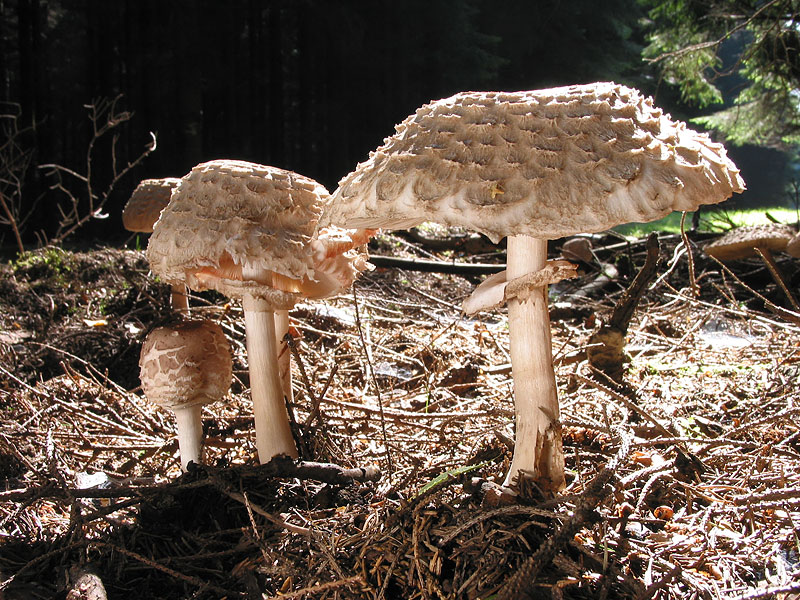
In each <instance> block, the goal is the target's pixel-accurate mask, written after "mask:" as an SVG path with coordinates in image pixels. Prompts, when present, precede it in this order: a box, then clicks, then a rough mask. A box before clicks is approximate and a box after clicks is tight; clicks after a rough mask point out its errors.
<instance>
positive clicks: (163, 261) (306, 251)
mask: <svg viewBox="0 0 800 600" xmlns="http://www.w3.org/2000/svg"><path fill="white" fill-rule="evenodd" d="M329 199H330V196H329V194H328V192H327V190H326V189H325V188H324V187H323V186H322V185H320V184H319V183H317V182H316V181H314V180H313V179H309V178H308V177H304V176H302V175H299V174H297V173H293V172H291V171H286V170H283V169H279V168H276V167H270V166H265V165H258V164H255V163H248V162H244V161H234V160H215V161H210V162H206V163H202V164H200V165H198V166H196V167H195V168H193V169H192V171H191V172H190V173H189V174H188V175H186V176H185V177H184V178H183V179H182V180H181V184H180V186H179V187H178V189H177V190H176V191H175V193H174V194H173V196H172V199H171V201H170V203H169V205H168V206H167V208H165V209H164V211H163V212H162V214H161V217H160V218H159V220H158V222H157V223H156V225H155V227H154V231H153V235H152V236H151V238H150V242H149V245H148V248H147V258H148V260H149V261H150V266H151V268H152V270H153V272H155V273H156V274H158V275H159V276H161V277H162V278H163V279H164V280H166V281H168V282H170V283H179V282H185V283H186V284H187V285H188V286H189V287H190V288H192V289H195V290H204V289H216V290H218V291H220V292H221V293H223V294H225V295H226V296H229V297H233V298H242V297H243V296H244V295H246V294H247V295H251V296H257V297H263V298H264V299H266V300H267V301H269V302H270V304H272V305H274V306H275V308H276V309H285V308H289V307H291V306H292V305H293V304H294V303H295V302H296V301H297V299H298V298H299V297H300V296H301V295H303V296H307V297H308V296H310V297H321V296H324V295H328V294H330V293H333V292H335V291H338V289H339V285H338V283H336V284H335V285H334V279H335V280H336V281H337V282H342V281H344V279H347V278H346V277H345V278H342V276H341V275H342V273H344V272H347V273H350V274H351V276H350V278H349V281H346V282H344V283H345V285H349V283H352V279H353V277H355V275H356V274H357V273H358V272H359V271H361V270H363V269H364V268H365V266H366V257H365V256H364V255H363V253H359V252H358V251H357V250H356V249H355V247H356V246H357V245H358V244H357V243H356V242H354V241H353V239H352V236H351V241H350V245H349V247H347V248H343V249H342V251H341V253H340V254H341V258H340V259H339V263H337V265H336V267H337V268H336V275H337V276H336V277H332V278H330V279H329V278H328V277H327V275H326V273H325V271H324V270H320V269H318V265H317V264H316V261H315V259H316V258H317V257H318V256H319V249H318V247H317V246H316V245H315V244H314V243H313V242H316V241H317V240H322V243H323V244H324V239H325V238H324V236H322V235H318V234H320V233H321V232H318V231H317V223H318V221H319V217H320V215H321V214H322V211H323V208H324V206H325V204H326V203H327V202H328V201H329ZM345 233H346V232H343V233H340V235H344V234H345ZM342 262H344V263H347V265H344V264H341V263H342ZM243 267H251V268H254V269H256V270H258V271H259V272H261V273H262V277H260V278H259V279H252V280H247V279H246V278H243V277H242V269H243Z"/></svg>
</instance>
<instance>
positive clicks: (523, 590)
mask: <svg viewBox="0 0 800 600" xmlns="http://www.w3.org/2000/svg"><path fill="white" fill-rule="evenodd" d="M619 433H620V436H621V439H622V443H621V445H620V449H619V450H618V451H617V454H616V455H615V456H614V458H612V459H611V460H609V461H608V463H607V464H606V466H605V467H603V469H602V470H601V471H600V473H598V474H597V475H596V476H595V478H594V479H593V480H592V481H591V482H589V484H588V485H587V486H586V488H585V490H584V492H583V493H582V494H581V499H580V500H579V501H578V503H577V504H576V505H575V509H574V510H573V516H572V517H570V518H569V519H567V520H566V521H565V522H564V524H563V525H562V526H561V529H559V530H558V531H557V532H556V533H555V534H553V536H552V537H550V538H548V539H547V540H546V541H545V542H544V543H543V544H542V545H541V546H539V549H538V550H537V551H536V553H535V554H534V555H533V556H531V557H530V558H528V559H527V560H526V561H525V562H523V563H522V565H520V567H519V568H518V569H517V572H516V573H514V575H512V576H511V578H510V579H509V580H508V581H507V582H506V584H505V585H504V586H503V588H502V589H501V590H500V591H499V592H498V594H497V598H496V600H523V599H532V598H534V597H535V596H534V595H533V594H534V589H533V586H534V584H535V583H536V578H537V576H538V575H539V572H540V571H541V570H542V569H543V568H544V567H546V566H547V565H548V564H549V563H550V562H551V561H552V560H553V557H554V556H555V555H556V553H558V552H559V551H560V550H561V548H563V547H564V546H566V545H567V544H568V543H569V542H570V541H571V540H572V539H573V538H574V537H575V534H576V533H577V531H578V529H579V528H580V527H581V526H583V524H584V523H585V522H586V521H587V519H588V518H589V517H590V516H591V514H592V512H594V509H595V508H596V507H597V505H598V504H600V502H601V501H602V500H603V499H604V498H605V497H606V492H607V486H608V485H609V484H610V483H611V479H612V478H613V477H614V476H615V474H616V472H617V469H619V467H620V466H621V465H622V462H623V461H624V460H625V459H626V458H627V456H628V453H629V452H630V449H631V437H630V436H629V435H628V434H627V432H624V431H622V430H619Z"/></svg>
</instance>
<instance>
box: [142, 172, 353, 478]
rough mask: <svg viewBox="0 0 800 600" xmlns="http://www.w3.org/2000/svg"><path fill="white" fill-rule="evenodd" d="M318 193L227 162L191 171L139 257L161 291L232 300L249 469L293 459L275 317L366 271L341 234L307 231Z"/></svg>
mask: <svg viewBox="0 0 800 600" xmlns="http://www.w3.org/2000/svg"><path fill="white" fill-rule="evenodd" d="M329 198H330V196H329V194H328V192H327V190H325V188H324V187H323V186H322V185H320V184H319V183H317V182H316V181H314V180H313V179H309V178H307V177H304V176H302V175H298V174H297V173H293V172H291V171H285V170H283V169H278V168H275V167H269V166H264V165H258V164H254V163H249V162H243V161H235V160H215V161H211V162H207V163H203V164H200V165H198V166H196V167H195V168H194V169H192V171H191V172H190V173H189V174H188V175H186V176H185V177H184V178H183V179H182V180H181V184H180V186H179V187H178V188H177V189H176V191H175V193H174V194H173V195H172V199H171V200H170V203H169V205H168V206H167V207H166V208H165V209H164V211H163V212H162V213H161V217H160V219H159V220H158V222H157V223H156V225H155V228H154V231H153V235H152V237H151V238H150V244H149V245H148V248H147V257H148V260H149V261H150V266H151V269H152V270H153V271H154V272H155V273H157V274H158V275H160V276H161V277H162V278H163V279H165V280H166V281H169V282H185V283H186V285H188V287H189V288H191V289H193V290H198V291H200V290H206V289H215V290H217V291H219V292H221V293H222V294H225V295H226V296H228V297H231V298H240V299H241V300H242V307H243V309H244V316H245V330H246V334H247V359H248V364H249V370H250V387H251V395H252V399H253V414H254V418H255V429H256V447H257V450H258V456H259V460H260V461H261V462H262V463H266V462H268V461H269V460H270V459H272V458H273V457H274V456H277V455H280V454H286V455H288V456H291V457H296V456H297V449H296V447H295V443H294V439H293V437H292V432H291V428H290V426H289V420H288V415H287V412H286V405H285V403H284V384H283V380H282V379H281V375H280V372H279V368H278V365H277V346H278V344H277V343H276V335H280V334H276V331H275V317H274V315H273V313H275V312H276V311H288V310H289V309H290V308H291V307H292V306H293V305H294V304H295V302H296V301H297V300H298V299H299V298H301V297H306V298H322V297H325V296H327V295H330V294H333V293H335V292H337V291H339V290H341V289H343V288H346V287H347V286H349V285H350V284H351V283H352V282H353V279H354V278H355V276H356V274H357V273H358V272H359V271H361V270H363V268H364V267H365V266H366V257H365V256H363V255H362V254H359V253H358V252H357V251H356V250H355V248H356V247H357V246H360V245H362V244H363V243H364V241H361V240H354V239H353V238H352V237H351V236H350V234H349V233H348V232H345V231H342V230H339V229H336V228H330V229H325V230H320V229H318V227H317V222H318V221H319V216H320V214H321V213H322V210H323V206H324V204H325V203H326V202H328V201H329Z"/></svg>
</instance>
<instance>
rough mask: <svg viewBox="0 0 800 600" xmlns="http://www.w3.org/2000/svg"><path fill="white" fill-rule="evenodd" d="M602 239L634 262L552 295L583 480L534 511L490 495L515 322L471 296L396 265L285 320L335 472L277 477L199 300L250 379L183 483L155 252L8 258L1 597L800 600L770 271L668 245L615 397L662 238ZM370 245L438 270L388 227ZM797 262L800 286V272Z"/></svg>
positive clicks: (570, 442) (233, 316) (557, 351)
mask: <svg viewBox="0 0 800 600" xmlns="http://www.w3.org/2000/svg"><path fill="white" fill-rule="evenodd" d="M598 244H599V245H598ZM596 246H597V247H596V250H595V253H596V255H597V256H598V257H600V258H601V259H602V261H603V262H607V263H613V267H614V269H613V270H612V269H611V268H610V267H606V268H605V270H604V271H603V272H601V271H600V270H598V268H597V266H596V265H595V266H594V267H591V266H587V267H585V274H584V275H583V276H582V278H581V279H579V280H571V281H568V282H564V283H562V284H560V285H559V286H557V288H556V289H555V290H553V294H552V295H553V298H552V299H553V301H554V302H553V305H552V311H551V318H552V321H553V324H552V328H553V343H554V346H553V350H554V356H555V360H556V373H557V378H558V382H559V388H560V396H561V398H560V400H561V406H562V414H561V422H562V426H563V433H564V445H565V455H566V460H567V465H566V466H567V474H568V487H567V489H566V490H565V491H564V493H563V495H561V496H559V497H557V498H542V497H541V496H540V495H539V494H538V493H537V491H536V489H535V487H532V486H530V485H526V482H521V484H520V497H519V499H518V500H517V501H515V502H506V501H505V500H504V498H503V497H502V496H498V495H497V494H496V493H495V488H496V486H494V485H493V482H501V481H502V478H503V476H504V474H505V472H506V470H507V468H508V465H509V461H510V457H511V452H512V449H513V410H514V409H513V400H512V384H511V377H510V368H509V365H508V363H509V356H508V336H507V326H506V318H505V314H504V312H502V311H498V312H493V313H484V314H480V315H478V317H477V318H469V319H468V318H465V317H463V316H462V315H461V313H460V308H459V305H460V302H461V300H462V299H463V298H464V297H466V296H467V295H468V294H469V292H470V290H471V289H472V288H473V287H474V284H475V283H476V282H477V280H470V279H468V278H464V277H461V276H457V275H441V274H437V273H418V272H411V271H399V270H391V269H378V270H375V271H373V272H371V273H369V274H367V275H365V276H364V277H362V278H361V279H360V280H359V281H358V282H357V285H356V287H355V290H354V291H353V292H352V293H348V294H346V295H342V296H340V297H337V298H334V299H332V300H330V301H327V302H324V303H322V302H319V303H313V304H311V303H309V304H301V305H299V306H297V307H296V308H295V309H294V310H293V311H292V313H291V318H292V325H293V326H294V336H295V342H294V352H295V362H294V386H295V398H294V401H293V403H292V405H291V407H290V408H291V412H292V415H291V416H292V419H293V424H294V430H295V435H296V438H297V440H298V446H299V448H300V449H301V454H302V458H303V459H304V460H306V461H320V462H325V463H335V464H336V465H339V466H340V467H342V468H343V470H339V471H336V472H335V473H334V474H333V475H331V474H330V473H329V472H327V471H325V469H322V467H319V468H317V466H314V465H311V466H310V467H309V469H306V470H304V471H293V470H292V468H293V467H291V465H285V464H284V465H264V466H258V465H257V461H256V460H255V448H254V440H253V424H252V416H251V411H250V407H249V397H248V389H249V385H248V380H247V369H246V365H245V348H244V326H243V321H242V314H241V309H240V307H239V306H237V305H232V304H228V303H227V302H226V300H225V299H224V298H222V297H220V296H216V295H214V294H204V295H199V296H193V297H192V300H191V304H192V312H193V315H195V316H202V317H204V318H210V319H214V320H216V321H217V322H219V323H220V324H221V325H222V326H223V328H224V329H225V331H226V333H227V335H228V337H229V340H230V341H231V346H232V349H233V351H234V355H235V366H234V382H233V385H232V387H231V392H230V394H229V395H228V397H227V398H226V399H225V401H224V402H222V403H218V404H215V405H211V406H209V407H206V408H205V409H204V412H203V420H204V430H205V435H206V466H201V467H198V468H195V469H193V470H191V471H190V472H189V473H187V474H185V475H181V473H180V469H179V464H178V460H177V443H176V441H175V428H174V422H173V419H172V416H171V414H170V413H168V412H166V411H164V410H162V409H159V408H156V407H153V406H151V405H149V404H148V403H147V401H146V400H145V399H144V397H143V396H142V394H141V391H140V390H139V389H138V387H137V386H138V368H137V360H138V354H139V349H140V347H141V343H142V340H143V339H144V337H145V335H146V333H147V331H148V330H149V329H150V328H152V327H154V326H156V325H158V324H160V323H162V322H164V321H165V320H168V319H169V318H170V317H171V315H170V310H169V308H168V306H169V289H168V287H167V286H165V285H162V284H159V283H158V282H156V281H154V280H153V279H152V278H151V277H150V276H149V275H148V268H147V264H146V261H145V260H144V258H143V256H142V254H141V253H137V252H134V251H129V250H115V249H110V248H103V249H97V250H93V251H91V252H69V251H66V250H59V249H53V248H48V249H44V250H40V251H36V252H33V253H30V254H27V255H25V256H24V257H22V258H21V259H20V260H17V261H15V262H13V263H11V264H8V265H4V266H3V267H2V273H1V274H0V304H2V313H1V314H0V481H1V482H2V483H3V486H4V487H3V489H4V490H5V491H2V492H0V536H2V539H1V540H0V597H2V598H7V599H13V598H84V597H87V598H88V597H92V596H89V595H88V594H89V593H90V592H92V591H94V592H97V593H100V592H103V593H107V597H108V598H134V597H135V598H277V597H280V598H329V599H334V598H339V599H349V598H365V599H367V598H369V599H378V598H386V599H395V598H398V599H408V600H417V599H461V598H468V599H477V598H481V599H489V598H551V597H552V598H630V599H634V598H635V599H646V598H670V599H671V598H674V599H678V598H709V599H711V598H714V599H716V598H725V599H729V598H731V599H732V598H742V599H744V598H747V599H754V598H767V597H783V596H781V595H780V594H781V593H784V592H792V591H794V592H795V593H796V592H798V591H800V540H798V534H797V531H798V530H799V527H798V524H800V427H798V425H797V423H798V416H799V415H800V402H799V400H800V398H799V394H798V390H797V383H796V382H797V379H798V374H799V373H798V371H799V370H800V357H799V356H798V350H800V345H799V344H798V340H800V338H799V337H798V332H800V321H798V320H797V315H794V314H793V313H791V312H787V311H785V310H783V311H781V310H780V309H777V310H778V312H777V313H776V312H775V310H776V308H775V305H778V306H780V305H785V304H786V302H785V300H784V299H783V298H782V296H781V292H780V290H779V289H777V288H776V286H775V284H774V283H772V280H771V279H770V278H769V275H768V274H767V273H766V272H765V270H764V268H763V267H762V266H760V263H758V262H757V261H753V262H742V263H737V264H736V265H733V266H731V269H730V270H725V269H723V267H722V266H721V265H720V264H718V263H716V262H714V261H712V260H711V259H709V258H708V257H705V256H704V255H703V254H702V251H701V250H699V249H698V248H697V247H694V248H693V252H692V254H693V257H694V262H693V267H692V271H691V274H692V275H693V277H690V272H689V267H688V261H687V257H686V254H685V251H684V249H683V246H682V244H681V243H680V238H679V237H677V236H664V237H663V239H662V246H663V250H662V255H663V256H664V257H665V260H664V263H663V264H662V266H661V268H660V269H659V278H658V280H657V281H656V283H655V284H654V285H653V286H652V287H651V288H650V289H649V290H648V291H647V293H646V294H645V296H644V297H643V299H642V301H641V304H640V306H639V308H638V310H637V312H636V315H635V317H634V321H633V323H632V325H631V327H630V329H629V332H628V341H627V346H626V352H627V354H628V356H629V357H630V362H629V363H628V364H627V365H626V370H625V374H624V384H623V385H614V384H613V382H609V381H606V380H603V379H602V378H600V377H598V376H597V374H596V373H594V372H592V370H591V369H590V368H589V366H588V364H587V362H586V360H585V347H586V344H587V340H588V339H589V336H590V335H591V333H592V332H593V331H594V330H596V329H597V327H598V326H599V324H600V323H601V322H602V321H603V320H604V319H606V318H607V317H608V314H609V313H610V311H611V310H612V308H613V306H614V303H615V301H616V299H617V298H618V297H619V296H620V295H621V293H622V291H623V290H624V288H625V286H626V285H627V283H628V282H629V281H630V278H631V277H632V276H633V275H634V274H635V272H636V270H637V269H638V268H639V267H640V266H641V263H642V261H643V245H642V244H641V243H639V242H634V243H629V244H626V243H615V242H614V241H613V240H611V241H609V240H601V241H600V242H596ZM373 250H374V251H375V252H376V253H379V254H384V255H386V254H390V253H391V254H394V255H406V256H421V255H423V254H425V251H424V248H423V247H421V246H420V245H418V244H417V243H412V242H409V241H408V240H407V239H404V238H400V237H394V236H385V237H383V238H381V240H380V241H379V245H378V246H376V247H375V248H373ZM443 252H446V251H441V250H437V252H436V254H435V255H433V256H427V258H436V259H439V260H441V259H443V258H445V257H446V258H451V257H452V255H448V254H443ZM471 259H472V260H475V261H480V262H492V261H497V262H502V260H503V257H502V255H501V254H499V253H498V252H497V251H494V250H493V251H491V252H489V253H487V254H486V255H484V256H472V257H471ZM461 260H464V258H463V257H461ZM781 268H782V269H783V271H784V276H785V277H786V280H787V283H788V284H789V287H790V288H793V289H795V290H796V289H797V287H798V286H797V282H798V280H800V269H799V268H798V264H797V263H796V262H791V261H790V260H789V259H783V260H782V261H781ZM759 295H761V296H763V298H759ZM765 301H766V303H765ZM320 469H322V471H320ZM377 469H379V470H380V473H379V474H380V477H378V476H377V475H378V471H377ZM323 471H325V472H323ZM81 594H82V595H81ZM98 597H103V596H98Z"/></svg>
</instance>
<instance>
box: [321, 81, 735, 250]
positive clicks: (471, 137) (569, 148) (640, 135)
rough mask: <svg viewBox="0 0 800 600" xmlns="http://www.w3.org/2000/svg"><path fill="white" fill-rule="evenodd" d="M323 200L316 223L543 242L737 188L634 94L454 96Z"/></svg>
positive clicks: (724, 170)
mask: <svg viewBox="0 0 800 600" xmlns="http://www.w3.org/2000/svg"><path fill="white" fill-rule="evenodd" d="M396 129H397V133H396V134H395V135H393V136H392V137H390V138H387V139H386V140H385V142H384V144H383V146H381V147H380V148H378V149H377V150H376V151H375V152H373V153H371V154H370V157H369V159H368V160H367V161H366V162H364V163H361V164H360V165H358V167H357V169H356V170H355V171H354V172H352V173H350V174H349V175H348V176H347V177H345V178H344V179H343V180H342V181H341V182H340V184H339V188H338V189H337V190H336V191H335V192H334V194H333V201H332V202H331V204H330V208H329V210H328V211H327V212H326V215H325V216H324V217H323V223H324V224H333V225H338V226H341V227H354V228H361V227H371V228H388V229H404V228H409V227H412V226H415V225H418V224H420V223H422V222H424V221H436V222H438V223H442V224H445V225H455V226H462V227H467V228H470V229H472V230H475V231H479V232H482V233H484V234H486V235H487V236H489V237H490V238H491V239H492V240H494V241H498V240H499V239H500V238H502V237H503V236H506V235H518V234H525V235H530V236H533V237H537V238H548V239H555V238H559V237H564V236H569V235H574V234H576V233H580V232H596V231H602V230H605V229H609V228H611V227H614V226H616V225H619V224H621V223H628V222H633V221H642V222H645V221H652V220H655V219H658V218H660V217H663V216H665V215H667V214H668V213H670V212H672V211H674V210H686V211H689V210H695V209H696V208H697V207H698V206H699V205H701V204H711V203H716V202H721V201H723V200H725V199H726V198H728V197H729V196H731V194H733V193H734V192H741V191H742V190H743V189H744V182H743V181H742V179H741V177H740V176H739V171H738V169H736V166H735V165H734V164H733V163H732V162H731V161H730V160H729V159H728V157H727V155H726V153H725V149H724V148H723V147H722V146H721V145H720V144H716V143H714V142H712V141H711V140H710V139H709V137H708V136H707V135H705V134H702V133H697V132H695V131H693V130H691V129H689V128H687V127H686V125H685V124H684V123H682V122H679V121H673V120H672V119H671V118H670V117H669V116H668V115H666V114H664V113H663V112H662V111H661V110H660V109H658V108H656V107H654V106H653V102H652V100H651V99H650V98H646V97H644V96H642V95H641V94H640V93H639V92H638V91H637V90H635V89H631V88H627V87H624V86H621V85H617V84H614V83H594V84H589V85H575V86H569V87H561V88H553V89H546V90H538V91H527V92H515V93H505V92H464V93H460V94H456V95H455V96H452V97H450V98H446V99H444V100H439V101H438V102H433V103H431V104H427V105H425V106H423V107H421V108H420V109H419V110H417V112H416V113H415V114H413V115H411V116H409V117H408V118H407V119H406V120H405V121H403V122H402V123H401V124H400V125H398V126H397V128H396Z"/></svg>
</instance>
